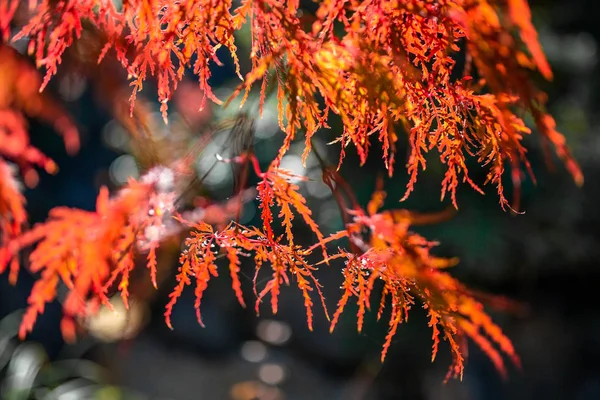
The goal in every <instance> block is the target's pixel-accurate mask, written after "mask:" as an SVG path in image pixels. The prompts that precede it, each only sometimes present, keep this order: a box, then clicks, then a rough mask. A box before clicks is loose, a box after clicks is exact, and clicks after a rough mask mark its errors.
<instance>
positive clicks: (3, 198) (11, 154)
mask: <svg viewBox="0 0 600 400" xmlns="http://www.w3.org/2000/svg"><path fill="white" fill-rule="evenodd" d="M4 6H5V5H4V3H3V5H2V6H1V7H4ZM1 27H2V24H0V28H1ZM40 83H41V79H40V77H39V74H38V72H37V71H36V70H35V69H34V68H33V67H32V66H30V64H29V63H28V62H27V60H25V59H24V58H23V57H22V56H21V55H19V53H17V51H16V50H14V49H13V48H12V47H9V46H7V45H5V44H2V43H0V272H3V271H4V268H5V267H6V265H7V263H9V262H10V265H11V268H10V271H11V273H10V281H11V282H13V283H14V282H15V281H16V279H17V270H18V265H17V261H16V259H15V258H13V257H11V256H10V255H9V254H8V252H7V250H6V248H5V247H6V245H7V244H8V242H9V241H10V240H12V239H13V238H15V237H17V236H18V235H19V234H20V233H21V230H22V226H23V224H25V222H26V221H27V214H26V212H25V198H24V197H23V195H22V194H21V192H20V189H19V186H20V184H19V182H18V180H17V178H16V176H15V175H14V173H15V172H16V171H13V169H14V168H13V167H12V166H11V165H10V164H8V162H11V163H13V164H14V166H15V167H17V168H18V170H19V171H20V175H21V176H23V178H24V181H25V183H26V184H27V185H28V186H30V187H31V186H35V185H36V184H37V182H38V179H39V178H38V174H37V171H36V169H35V168H36V167H37V168H41V169H44V170H45V171H46V172H49V173H55V172H56V171H57V169H58V168H57V166H56V164H55V163H54V161H52V160H51V159H50V158H48V157H47V156H46V155H44V154H43V153H42V152H41V151H40V150H38V149H37V148H35V147H33V146H32V145H31V144H30V142H29V134H28V132H27V121H26V119H25V116H27V117H31V118H37V119H40V120H41V121H44V122H47V123H49V124H51V125H52V126H53V127H54V128H55V130H56V131H57V132H59V133H60V134H62V135H63V138H64V140H65V145H66V147H67V150H68V151H69V152H70V153H74V152H76V151H77V150H78V148H79V134H78V132H77V128H76V127H75V126H74V124H73V122H72V121H71V119H70V118H69V117H68V115H67V114H66V113H65V112H64V111H63V110H62V109H61V108H60V107H59V106H58V105H57V103H56V102H55V101H54V100H53V99H52V98H51V97H50V96H49V95H47V94H43V93H40V92H39V87H40Z"/></svg>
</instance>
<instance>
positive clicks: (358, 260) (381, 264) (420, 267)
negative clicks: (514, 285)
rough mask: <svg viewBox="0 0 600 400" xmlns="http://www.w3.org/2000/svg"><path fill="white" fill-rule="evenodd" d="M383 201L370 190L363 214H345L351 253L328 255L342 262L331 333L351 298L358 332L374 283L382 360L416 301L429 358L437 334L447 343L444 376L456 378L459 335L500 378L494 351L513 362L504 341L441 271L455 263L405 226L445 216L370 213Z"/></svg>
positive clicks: (477, 306) (461, 349)
mask: <svg viewBox="0 0 600 400" xmlns="http://www.w3.org/2000/svg"><path fill="white" fill-rule="evenodd" d="M384 198H385V192H383V191H381V190H377V191H376V192H375V193H374V194H373V198H372V200H371V202H370V203H369V205H368V206H367V213H365V212H364V211H363V210H360V209H358V210H353V211H351V214H352V216H353V218H352V222H350V223H348V224H347V225H346V226H347V231H346V234H347V235H348V238H349V240H350V242H351V243H352V244H353V245H354V248H355V249H359V250H358V251H355V252H348V251H346V250H340V252H339V253H338V254H336V255H333V256H331V257H330V258H329V260H332V259H338V258H342V259H344V260H345V268H344V270H343V274H344V283H343V294H342V297H341V299H340V300H339V302H338V306H337V309H336V311H335V313H334V315H333V318H332V321H331V330H332V331H333V329H334V328H335V325H336V323H337V322H338V319H339V317H340V315H341V314H342V312H343V311H344V308H345V306H346V305H347V304H348V301H349V300H350V299H351V298H356V302H357V306H358V314H357V326H358V330H359V331H361V329H362V325H363V321H364V317H365V313H366V312H367V310H370V309H371V301H372V297H373V294H374V291H375V290H374V289H375V285H376V283H377V282H380V281H382V282H383V290H382V293H381V299H380V301H379V307H378V312H377V319H380V318H381V316H382V315H383V310H384V307H385V305H386V302H387V301H388V299H389V303H390V304H391V307H392V308H391V315H390V319H389V331H388V334H387V336H386V340H385V343H384V345H383V351H382V353H381V360H382V361H383V360H384V358H385V356H386V354H387V352H388V349H389V347H390V344H391V341H392V338H393V337H394V335H395V334H396V331H397V329H398V325H399V324H400V323H402V322H403V321H406V320H408V312H409V310H410V309H411V308H412V307H413V305H415V299H418V300H420V302H421V303H422V304H423V307H424V308H425V309H426V310H427V313H428V316H429V326H430V327H431V328H432V330H433V336H432V339H433V354H432V361H433V360H434V359H435V357H436V354H437V351H438V345H439V343H440V336H441V335H443V337H444V339H446V340H447V341H448V343H449V346H450V350H451V352H452V356H453V363H452V365H451V367H450V369H449V371H448V375H447V378H449V377H451V376H455V377H456V376H461V377H462V373H463V369H464V351H465V346H466V342H465V340H464V339H465V338H466V337H467V336H468V337H470V338H471V339H473V341H474V342H475V343H476V344H477V345H478V346H479V347H481V349H482V350H483V351H484V352H485V353H486V354H487V355H488V356H489V357H490V359H491V360H492V362H493V363H494V365H495V366H496V368H497V369H498V371H500V372H501V373H502V374H503V375H505V374H506V369H505V367H504V362H503V359H502V356H501V354H500V351H502V352H503V353H505V354H506V355H508V356H509V357H510V358H511V359H512V360H513V362H514V363H515V364H516V365H517V366H518V365H520V362H519V357H518V356H517V354H516V353H515V350H514V348H513V346H512V343H511V342H510V340H509V339H508V338H507V337H506V336H505V335H504V334H503V333H502V331H501V330H500V328H499V327H498V326H497V325H496V324H494V323H493V322H492V320H491V319H490V317H489V316H488V315H487V314H486V313H485V311H484V310H483V305H482V304H481V303H480V302H478V301H477V300H476V296H475V295H474V293H472V292H471V291H469V289H467V288H466V287H465V286H464V285H463V284H461V283H460V282H459V281H457V280H456V279H455V278H453V277H452V276H451V275H450V274H448V273H447V272H445V271H444V269H446V268H448V267H451V266H453V265H455V264H456V263H457V261H458V260H456V259H445V258H439V257H435V256H433V255H432V254H431V252H430V250H431V248H432V247H433V246H435V245H436V243H435V242H430V241H428V240H426V239H425V238H424V237H422V236H420V235H418V234H416V233H413V232H411V231H409V227H410V226H411V225H415V224H422V223H431V222H435V220H436V219H437V220H439V219H441V218H444V217H445V215H444V214H440V215H437V216H435V215H420V214H417V213H411V212H408V211H406V210H393V211H382V212H378V210H379V208H380V207H381V206H382V205H383V200H384ZM440 328H441V331H440ZM494 344H495V345H496V347H498V348H499V350H500V351H499V350H498V349H497V348H496V347H495V346H494Z"/></svg>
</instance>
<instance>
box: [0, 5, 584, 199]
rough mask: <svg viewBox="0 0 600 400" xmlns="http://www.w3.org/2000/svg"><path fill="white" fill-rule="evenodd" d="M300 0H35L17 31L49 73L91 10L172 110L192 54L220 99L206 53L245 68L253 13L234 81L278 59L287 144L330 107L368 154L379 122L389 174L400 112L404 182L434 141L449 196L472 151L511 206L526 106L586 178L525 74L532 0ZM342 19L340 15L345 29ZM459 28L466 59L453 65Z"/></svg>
mask: <svg viewBox="0 0 600 400" xmlns="http://www.w3.org/2000/svg"><path fill="white" fill-rule="evenodd" d="M17 3H19V2H18V1H16V0H12V1H8V2H7V3H6V4H5V6H4V8H5V9H3V10H2V13H0V27H2V29H3V32H4V34H5V36H6V35H8V32H9V30H8V28H9V26H10V19H11V18H12V16H13V15H14V13H15V10H16V9H17V8H18V5H17ZM299 7H300V6H299V2H298V1H285V2H284V1H277V0H261V1H255V0H244V1H242V2H241V6H239V7H238V8H236V9H235V10H233V9H232V8H233V6H232V1H231V0H187V1H171V0H130V1H126V2H123V4H122V5H121V6H120V7H119V8H117V7H116V6H115V5H114V3H113V2H110V1H98V0H65V1H57V0H32V1H29V12H30V18H29V19H28V22H27V23H26V24H25V26H24V27H23V28H22V29H21V30H20V31H19V32H18V34H17V35H16V38H21V37H29V38H30V39H31V41H30V47H29V51H30V53H31V54H33V55H34V56H35V58H36V60H37V63H38V66H44V67H45V68H46V71H47V73H46V78H45V80H44V83H43V85H42V87H43V86H45V85H46V83H47V82H48V80H49V79H50V77H51V76H52V75H53V74H55V73H56V70H57V65H58V64H59V63H60V61H61V57H62V56H63V53H64V52H65V50H66V49H67V48H68V47H69V46H71V45H72V44H73V42H74V40H75V39H76V38H78V37H79V36H80V35H81V34H82V30H83V28H82V21H86V22H88V23H91V24H92V25H93V26H95V27H96V29H98V30H100V31H102V32H104V34H105V38H104V39H105V41H106V43H105V45H104V48H103V50H102V51H101V52H100V60H101V59H102V58H104V56H105V55H106V54H107V52H108V51H109V50H110V49H111V48H114V50H115V51H116V54H117V57H118V59H119V60H120V61H121V63H122V64H123V66H124V67H125V68H126V69H127V71H128V73H129V77H130V79H131V83H132V85H133V86H134V92H133V94H132V97H131V100H132V102H133V101H134V100H135V95H136V92H137V91H139V90H141V88H142V85H143V82H144V80H145V79H146V78H147V76H148V73H149V72H150V74H152V75H155V76H156V77H157V79H158V97H159V100H160V102H161V103H162V111H163V113H166V110H167V101H168V100H169V99H170V98H171V96H172V93H173V90H175V88H176V87H177V83H178V82H179V81H180V80H181V79H182V77H183V75H184V73H185V69H186V67H192V68H193V70H194V72H195V74H196V75H197V76H198V78H199V83H200V88H201V89H202V90H203V93H205V96H207V97H208V98H210V99H211V100H213V101H215V102H217V103H220V100H218V99H217V98H216V97H215V96H214V94H213V92H212V90H211V87H210V85H209V83H208V81H209V78H210V75H211V74H210V68H209V66H210V63H211V62H213V63H215V64H217V65H219V64H220V61H219V59H218V57H217V51H218V49H219V48H221V47H224V48H226V49H227V50H228V51H229V53H230V55H231V57H232V58H233V61H234V63H235V65H236V69H237V72H238V75H239V76H240V78H242V75H241V72H240V66H239V61H238V55H237V53H236V51H237V48H236V45H235V41H234V32H235V31H236V30H238V29H240V28H241V27H242V25H243V24H244V23H246V22H248V23H249V24H250V28H251V39H252V49H251V53H250V58H251V61H252V69H251V71H250V72H248V73H247V74H246V76H245V77H244V83H243V84H242V85H241V86H240V88H239V90H244V89H246V90H249V89H250V88H251V86H252V85H253V84H254V83H255V82H257V81H262V85H261V91H262V93H263V96H264V94H265V90H266V88H267V83H268V77H269V72H270V71H271V70H274V73H275V76H276V78H277V87H278V98H279V112H280V124H281V126H282V128H283V129H284V130H285V132H286V140H285V142H284V145H283V147H282V149H281V152H280V157H279V158H281V156H282V155H283V154H284V153H285V151H287V149H288V147H289V144H290V143H291V141H292V139H293V138H294V136H295V135H296V132H297V130H298V129H299V128H300V127H303V128H304V131H305V136H306V140H307V150H306V153H305V156H306V154H308V151H310V138H311V137H312V136H313V135H314V134H315V133H316V131H317V130H318V129H319V128H320V127H327V119H328V115H329V112H330V111H332V112H334V113H335V114H338V115H339V116H340V117H341V118H342V121H343V123H344V130H343V132H342V133H341V134H340V135H339V137H338V139H337V140H338V141H339V142H341V143H342V145H343V147H346V146H347V145H348V144H353V145H354V146H355V147H356V148H357V150H358V153H359V155H360V157H361V160H362V162H364V161H365V160H366V158H367V156H368V150H369V142H370V136H372V135H376V136H377V138H378V140H379V141H380V142H381V145H382V147H383V150H384V153H385V162H386V166H387V168H388V170H389V173H390V175H391V174H392V173H393V164H394V144H395V142H396V141H397V140H398V137H397V134H396V133H395V125H398V124H400V125H403V126H404V127H405V129H406V131H407V132H408V133H409V141H410V145H411V153H410V156H409V159H408V163H407V168H408V172H409V175H410V181H409V183H408V187H407V192H406V196H408V194H409V193H410V192H411V191H412V190H413V189H414V184H415V182H416V179H417V175H418V173H419V170H421V169H424V168H425V164H426V162H425V156H426V153H427V152H429V151H430V150H432V149H437V151H438V152H439V154H440V160H441V161H442V163H444V164H446V166H447V172H446V176H445V179H444V181H443V183H442V197H444V195H445V194H446V193H448V192H449V193H450V195H451V197H452V202H453V204H454V205H455V206H457V204H456V189H457V186H458V184H459V181H460V180H462V181H464V182H468V183H469V184H470V185H471V186H472V187H474V188H475V189H476V190H477V191H481V189H480V188H479V186H478V185H477V184H476V183H475V182H473V181H472V180H471V178H470V177H469V174H468V170H467V167H466V164H465V161H466V159H467V157H468V156H474V157H476V158H477V159H478V160H479V162H480V163H482V164H484V165H489V174H488V179H487V182H491V183H493V184H495V185H496V187H497V190H498V193H499V196H500V201H501V204H502V205H503V207H504V206H506V205H508V201H507V200H506V199H505V198H504V195H503V184H502V176H503V174H504V164H505V163H506V162H508V163H510V165H511V168H512V171H513V172H512V174H511V176H512V180H513V184H514V185H515V186H516V187H517V189H518V186H519V185H520V182H521V180H522V178H523V176H522V175H523V173H522V172H521V165H524V166H525V167H526V168H528V164H527V160H526V159H525V152H526V151H525V148H524V147H523V145H522V137H523V134H528V133H529V132H530V130H529V129H528V128H527V127H526V126H525V124H524V123H523V121H522V120H521V118H519V117H518V116H517V114H518V112H520V111H526V112H529V113H531V114H532V116H533V118H534V120H535V122H536V126H537V128H538V130H539V132H540V133H541V134H542V137H543V138H544V140H547V141H549V142H550V143H552V145H553V146H554V148H555V150H556V152H557V154H558V156H559V157H560V158H561V159H563V161H564V162H565V163H566V165H567V168H568V169H569V171H570V172H571V174H572V175H573V177H574V179H575V180H576V182H578V183H582V182H583V176H582V174H581V171H580V170H579V167H578V166H577V164H576V162H575V161H574V160H573V159H572V157H571V155H570V152H569V149H568V148H567V146H566V144H565V142H564V138H563V136H562V135H561V134H560V133H558V132H557V131H556V129H555V123H554V120H553V119H552V117H550V116H549V115H548V114H546V113H545V111H544V102H545V97H544V94H543V93H541V92H540V91H539V90H537V89H536V88H535V87H534V86H533V85H532V83H531V82H530V79H528V73H529V70H533V69H537V70H538V71H539V72H540V73H541V74H542V75H543V76H544V77H545V78H547V79H550V78H551V77H552V73H551V71H550V68H549V66H548V63H547V61H546V59H545V57H544V54H543V52H542V50H541V47H540V45H539V42H538V38H537V33H536V31H535V29H534V27H533V25H532V24H531V13H530V10H529V6H528V4H527V2H526V0H510V1H504V0H503V1H500V0H485V1H473V0H437V1H426V0H409V1H402V2H400V1H397V0H386V1H377V2H373V1H371V0H328V1H322V2H319V7H318V10H317V11H316V13H315V15H314V17H313V18H312V21H310V19H311V18H309V17H303V18H300V15H301V13H300V10H299ZM307 22H312V24H308V23H307ZM336 26H341V27H343V29H342V30H341V31H340V32H338V31H337V30H336V29H334V28H335V27H336ZM515 33H516V34H517V35H515ZM463 42H464V43H466V45H465V46H466V49H467V59H466V68H465V70H464V71H463V72H462V76H460V77H459V79H457V76H459V75H460V73H459V71H455V65H456V58H457V57H458V51H459V50H460V47H459V44H461V43H463ZM100 60H99V61H100ZM472 76H477V77H478V78H477V79H472ZM239 90H238V92H239ZM238 92H236V93H238ZM321 100H322V101H321ZM343 155H344V152H343V150H342V154H341V157H343ZM487 182H486V183H487ZM517 191H518V190H517Z"/></svg>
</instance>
